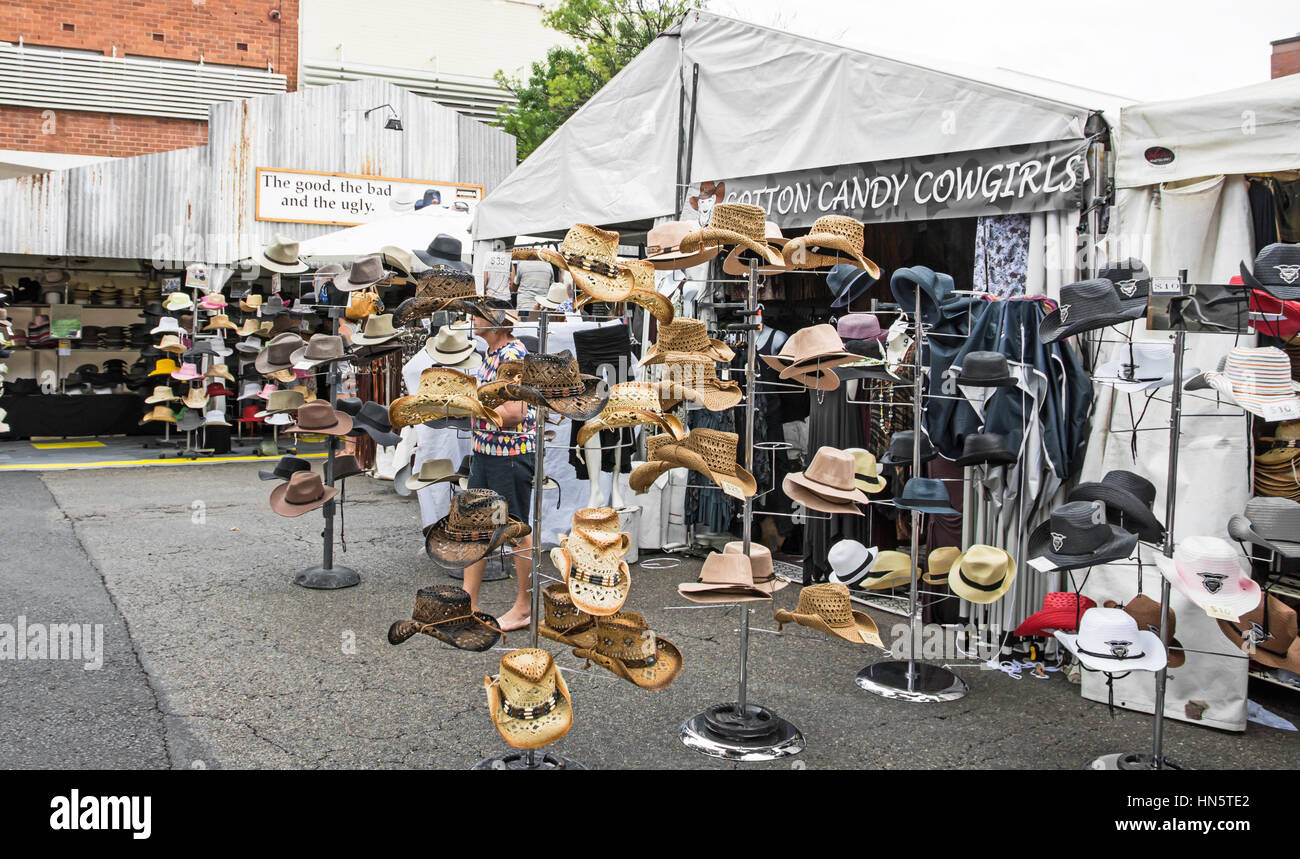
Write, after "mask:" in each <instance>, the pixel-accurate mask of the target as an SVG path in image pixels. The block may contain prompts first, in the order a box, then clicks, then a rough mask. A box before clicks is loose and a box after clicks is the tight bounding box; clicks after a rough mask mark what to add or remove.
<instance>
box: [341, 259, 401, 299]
mask: <svg viewBox="0 0 1300 859" xmlns="http://www.w3.org/2000/svg"><path fill="white" fill-rule="evenodd" d="M386 277H388V272H387V271H385V270H384V258H383V257H381V256H380V255H379V254H369V255H368V256H363V257H358V258H357V259H355V260H353V261H352V267H351V268H349V269H348V273H347V275H346V276H345V275H342V274H337V275H335V276H334V288H335V289H341V290H343V291H344V292H351V291H353V290H357V289H365V288H366V287H369V286H374V285H375V284H376V283H379V281H381V280H383V279H384V278H386Z"/></svg>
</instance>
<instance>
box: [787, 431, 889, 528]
mask: <svg viewBox="0 0 1300 859" xmlns="http://www.w3.org/2000/svg"><path fill="white" fill-rule="evenodd" d="M856 474H857V464H856V462H855V460H854V459H853V454H851V453H848V452H847V451H843V450H838V449H836V448H833V447H829V446H822V447H820V448H818V450H817V453H816V454H814V455H813V459H812V462H811V463H809V464H808V468H806V469H805V470H804V471H796V472H792V473H790V474H787V475H786V476H785V479H784V480H783V481H782V482H781V489H782V490H783V491H784V492H785V494H786V495H788V496H789V497H790V500H791V501H796V502H798V503H799V504H802V505H803V506H805V507H807V508H808V509H810V510H817V511H820V512H823V513H848V514H851V515H855V516H861V515H862V511H861V510H859V509H858V508H857V507H856V506H855V505H857V504H866V503H867V501H868V500H869V499H868V498H867V496H866V493H864V492H863V491H862V490H861V489H859V488H858V487H857V483H856Z"/></svg>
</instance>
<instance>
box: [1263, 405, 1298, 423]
mask: <svg viewBox="0 0 1300 859" xmlns="http://www.w3.org/2000/svg"><path fill="white" fill-rule="evenodd" d="M1260 416H1261V417H1262V418H1264V420H1266V421H1268V422H1270V423H1272V422H1274V421H1290V420H1295V419H1296V418H1300V400H1291V401H1290V402H1284V403H1264V404H1263V405H1262V406H1260Z"/></svg>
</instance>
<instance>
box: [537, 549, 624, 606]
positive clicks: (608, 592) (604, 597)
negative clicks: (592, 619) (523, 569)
mask: <svg viewBox="0 0 1300 859" xmlns="http://www.w3.org/2000/svg"><path fill="white" fill-rule="evenodd" d="M575 533H582V532H575ZM618 537H620V538H622V540H621V548H619V545H618V544H615V545H614V546H611V547H609V551H606V552H604V553H602V552H601V550H600V549H599V548H598V547H597V546H595V545H594V544H592V543H589V542H587V541H586V540H584V539H581V538H576V539H575V538H573V537H570V538H569V539H567V540H564V541H563V542H564V545H563V546H560V547H559V548H555V549H552V550H551V563H552V564H554V565H555V569H556V570H558V571H559V573H560V575H561V576H562V577H563V578H564V582H565V584H566V585H568V588H569V598H570V599H572V600H573V604H574V605H575V606H577V607H578V608H579V609H581V610H582V611H585V612H586V613H587V614H590V615H593V616H596V617H602V616H606V615H611V614H613V613H614V612H616V611H618V610H619V609H621V608H622V607H623V603H625V602H627V595H628V593H629V592H630V591H631V589H632V573H631V570H629V569H628V566H627V562H626V561H624V560H623V555H624V554H626V553H627V547H628V542H627V541H628V535H627V534H619V535H618Z"/></svg>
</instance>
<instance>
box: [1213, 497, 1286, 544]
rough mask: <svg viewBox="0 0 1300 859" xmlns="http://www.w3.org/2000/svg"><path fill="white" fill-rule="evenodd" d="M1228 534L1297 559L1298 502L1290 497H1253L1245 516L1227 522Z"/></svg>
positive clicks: (1247, 503) (1248, 503) (1244, 541)
mask: <svg viewBox="0 0 1300 859" xmlns="http://www.w3.org/2000/svg"><path fill="white" fill-rule="evenodd" d="M1228 535H1229V536H1231V537H1232V538H1233V539H1234V540H1240V541H1241V542H1243V543H1254V544H1255V545H1256V546H1263V547H1264V548H1266V549H1272V550H1273V551H1274V552H1277V553H1278V554H1279V555H1282V556H1283V557H1285V558H1300V539H1298V538H1300V503H1297V502H1295V501H1292V500H1291V499H1290V498H1272V497H1263V498H1252V499H1250V500H1249V501H1247V502H1246V509H1245V511H1244V513H1238V514H1236V515H1234V516H1233V517H1232V518H1231V519H1229V520H1228Z"/></svg>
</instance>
